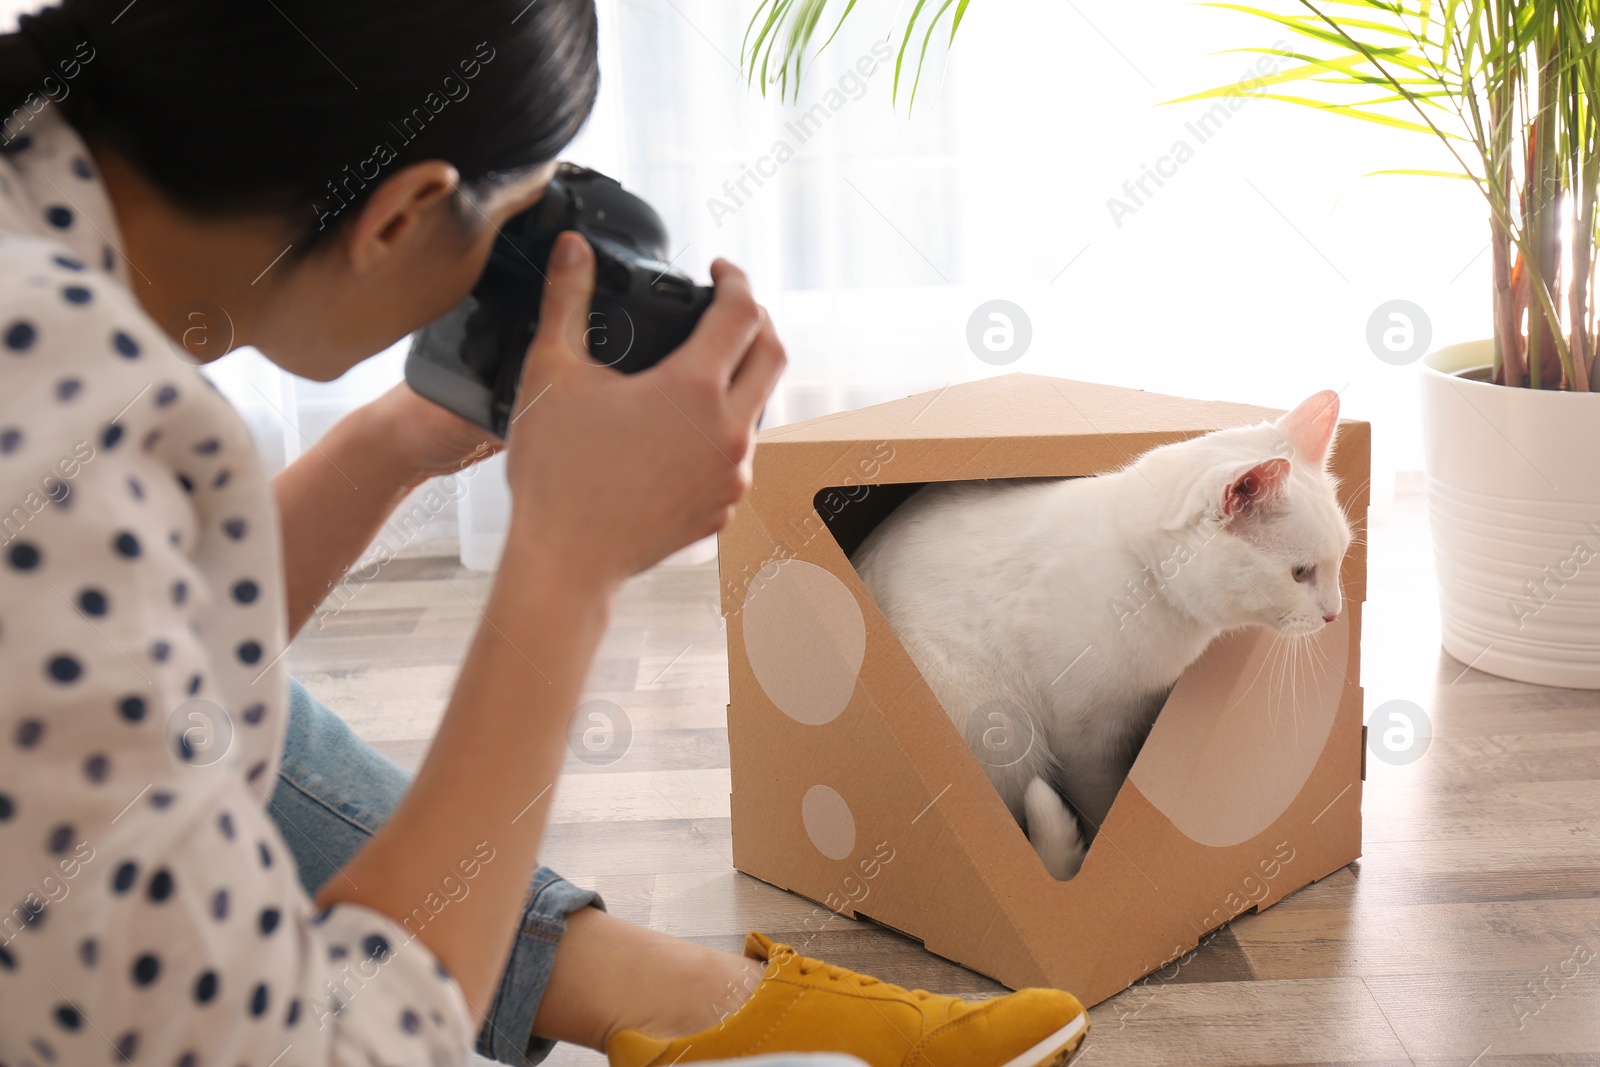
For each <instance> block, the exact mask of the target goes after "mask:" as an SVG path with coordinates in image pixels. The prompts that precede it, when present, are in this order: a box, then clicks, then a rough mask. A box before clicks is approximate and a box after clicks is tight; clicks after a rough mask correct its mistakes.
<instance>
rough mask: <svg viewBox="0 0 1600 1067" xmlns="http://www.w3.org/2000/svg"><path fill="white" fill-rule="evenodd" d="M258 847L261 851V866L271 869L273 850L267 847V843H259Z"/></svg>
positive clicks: (257, 843)
mask: <svg viewBox="0 0 1600 1067" xmlns="http://www.w3.org/2000/svg"><path fill="white" fill-rule="evenodd" d="M256 847H257V848H259V849H260V850H261V866H263V867H271V866H272V850H271V849H270V848H268V847H267V843H266V842H265V841H258V842H256Z"/></svg>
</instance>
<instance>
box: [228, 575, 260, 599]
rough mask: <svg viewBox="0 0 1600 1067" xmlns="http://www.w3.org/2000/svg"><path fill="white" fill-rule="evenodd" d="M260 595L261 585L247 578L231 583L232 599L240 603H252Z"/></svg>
mask: <svg viewBox="0 0 1600 1067" xmlns="http://www.w3.org/2000/svg"><path fill="white" fill-rule="evenodd" d="M260 595H261V587H260V586H258V585H256V583H255V582H252V581H251V580H250V579H248V578H245V579H244V580H242V581H238V582H234V583H233V599H235V600H237V601H238V602H239V603H241V604H254V603H255V602H256V597H258V596H260Z"/></svg>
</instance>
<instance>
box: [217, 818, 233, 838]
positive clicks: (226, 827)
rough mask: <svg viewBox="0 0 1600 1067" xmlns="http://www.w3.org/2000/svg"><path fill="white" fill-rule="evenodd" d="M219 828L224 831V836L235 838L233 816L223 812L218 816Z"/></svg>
mask: <svg viewBox="0 0 1600 1067" xmlns="http://www.w3.org/2000/svg"><path fill="white" fill-rule="evenodd" d="M217 829H218V830H221V831H222V836H223V837H226V838H227V839H228V840H229V841H232V840H233V816H232V815H230V814H228V813H227V812H223V813H222V814H221V815H218V816H217Z"/></svg>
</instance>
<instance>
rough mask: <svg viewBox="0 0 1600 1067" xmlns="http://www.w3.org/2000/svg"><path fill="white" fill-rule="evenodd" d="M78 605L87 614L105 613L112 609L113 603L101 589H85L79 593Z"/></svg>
mask: <svg viewBox="0 0 1600 1067" xmlns="http://www.w3.org/2000/svg"><path fill="white" fill-rule="evenodd" d="M78 607H79V608H80V609H82V611H83V613H84V614H85V615H104V614H105V613H106V612H107V611H110V610H111V603H110V601H108V600H106V595H105V594H104V593H102V592H101V591H100V590H98V589H85V590H84V591H83V592H81V593H79V594H78Z"/></svg>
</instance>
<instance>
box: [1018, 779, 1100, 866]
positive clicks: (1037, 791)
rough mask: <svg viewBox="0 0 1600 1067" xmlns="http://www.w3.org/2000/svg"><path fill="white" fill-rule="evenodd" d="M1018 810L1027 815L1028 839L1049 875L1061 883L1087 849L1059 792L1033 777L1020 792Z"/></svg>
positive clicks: (1042, 780)
mask: <svg viewBox="0 0 1600 1067" xmlns="http://www.w3.org/2000/svg"><path fill="white" fill-rule="evenodd" d="M1022 810H1023V812H1024V814H1026V815H1027V817H1028V841H1029V842H1030V843H1031V844H1032V845H1033V850H1034V851H1035V852H1037V853H1038V854H1039V859H1040V860H1042V861H1043V862H1044V869H1045V870H1047V871H1049V872H1050V876H1051V877H1052V878H1056V879H1058V880H1060V881H1063V882H1065V881H1066V880H1067V879H1069V878H1071V877H1072V876H1073V875H1075V874H1077V873H1078V868H1080V867H1082V866H1083V857H1084V854H1085V852H1087V851H1088V850H1087V849H1085V848H1084V847H1083V837H1082V835H1080V834H1079V833H1078V820H1077V819H1076V818H1075V817H1074V816H1073V814H1072V812H1071V811H1069V810H1067V806H1066V804H1065V803H1063V802H1062V800H1061V795H1060V794H1059V793H1057V792H1056V791H1055V789H1054V788H1053V787H1052V786H1051V785H1050V783H1049V782H1046V781H1045V780H1044V779H1043V778H1035V779H1034V780H1033V781H1031V782H1029V783H1028V788H1027V789H1026V790H1025V791H1024V792H1023V794H1022Z"/></svg>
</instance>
